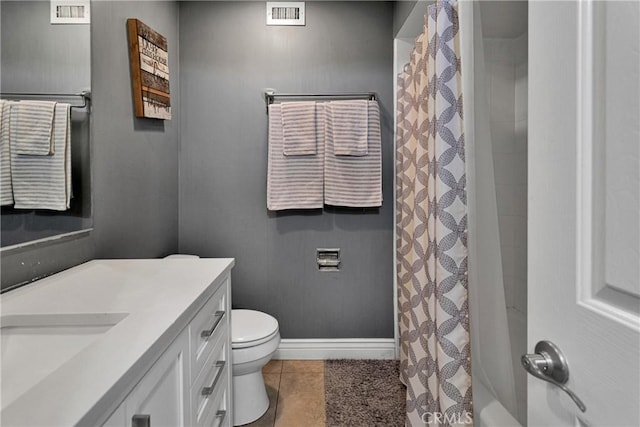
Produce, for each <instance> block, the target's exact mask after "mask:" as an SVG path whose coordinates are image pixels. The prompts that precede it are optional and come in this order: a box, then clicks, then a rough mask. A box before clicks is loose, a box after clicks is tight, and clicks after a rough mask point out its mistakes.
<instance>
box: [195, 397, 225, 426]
mask: <svg viewBox="0 0 640 427" xmlns="http://www.w3.org/2000/svg"><path fill="white" fill-rule="evenodd" d="M228 392H229V391H228V390H222V393H221V395H222V396H220V397H219V398H218V399H216V401H215V403H214V404H213V405H211V407H212V408H213V410H212V411H209V413H207V414H206V416H205V417H203V419H202V423H199V424H198V426H205V427H229V426H231V412H230V411H231V409H230V406H229V397H228V394H227V393H228Z"/></svg>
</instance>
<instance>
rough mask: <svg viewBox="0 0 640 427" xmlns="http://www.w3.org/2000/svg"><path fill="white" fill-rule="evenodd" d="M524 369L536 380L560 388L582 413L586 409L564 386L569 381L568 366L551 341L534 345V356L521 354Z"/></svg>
mask: <svg viewBox="0 0 640 427" xmlns="http://www.w3.org/2000/svg"><path fill="white" fill-rule="evenodd" d="M520 361H521V362H522V366H523V367H524V369H525V370H526V371H527V372H528V373H530V374H531V375H533V376H534V377H536V378H539V379H541V380H542V381H546V382H548V383H551V384H553V385H555V386H556V387H558V388H560V389H561V390H562V391H564V392H565V393H567V394H568V395H569V397H570V398H571V399H572V400H573V401H574V402H575V404H576V405H578V408H580V410H581V411H582V412H586V410H587V407H586V406H585V405H584V403H582V400H580V398H579V397H578V396H576V394H575V393H574V392H573V391H571V389H569V387H567V386H566V385H565V384H566V382H567V381H568V380H569V365H568V364H567V359H566V358H565V357H564V355H563V354H562V352H561V351H560V349H559V348H558V347H557V346H556V345H555V344H554V343H552V342H551V341H540V342H538V344H536V348H535V354H523V355H522V357H521V358H520Z"/></svg>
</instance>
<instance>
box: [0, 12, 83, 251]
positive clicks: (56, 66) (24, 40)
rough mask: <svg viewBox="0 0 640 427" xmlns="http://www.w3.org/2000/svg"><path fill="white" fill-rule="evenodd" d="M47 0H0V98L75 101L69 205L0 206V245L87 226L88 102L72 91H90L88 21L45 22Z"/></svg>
mask: <svg viewBox="0 0 640 427" xmlns="http://www.w3.org/2000/svg"><path fill="white" fill-rule="evenodd" d="M52 3H54V2H50V1H48V0H47V1H41V0H39V1H20V0H17V1H7V0H3V1H2V2H0V18H1V22H0V92H2V94H3V95H2V98H3V99H11V100H46V101H57V102H66V103H69V104H71V105H75V106H78V107H75V108H72V109H71V138H70V147H71V188H72V198H71V205H70V208H69V209H68V210H65V211H54V210H43V209H33V210H29V209H16V208H14V207H13V206H11V205H8V206H2V211H1V212H2V213H1V222H2V229H1V232H0V241H1V246H2V248H3V249H9V248H10V247H12V246H13V245H19V244H24V243H27V242H33V241H37V240H41V239H46V238H50V237H53V236H59V235H63V234H67V233H72V232H76V231H80V230H86V229H89V228H91V226H92V216H91V171H90V139H91V138H90V137H91V126H90V117H91V115H90V102H89V103H87V105H86V107H84V108H82V107H80V106H81V105H83V103H85V100H84V98H83V97H82V96H79V95H78V94H80V93H82V92H83V91H89V93H90V90H91V52H90V49H91V41H90V24H88V23H83V24H77V23H51V21H52V12H51V4H52ZM78 3H82V2H78ZM86 3H88V2H86ZM64 7H67V8H68V7H69V6H64ZM54 10H55V9H54ZM85 10H86V8H85V9H83V10H81V11H79V10H78V9H75V10H71V9H59V15H60V16H62V17H67V16H72V17H73V16H77V15H78V12H80V13H81V14H85ZM86 12H89V11H88V10H86ZM62 21H69V19H62ZM21 94H24V95H21Z"/></svg>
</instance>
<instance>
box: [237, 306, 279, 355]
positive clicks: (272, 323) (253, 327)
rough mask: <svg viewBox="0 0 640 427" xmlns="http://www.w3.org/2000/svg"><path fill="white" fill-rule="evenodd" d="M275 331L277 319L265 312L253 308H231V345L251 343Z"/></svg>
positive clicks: (239, 345)
mask: <svg viewBox="0 0 640 427" xmlns="http://www.w3.org/2000/svg"><path fill="white" fill-rule="evenodd" d="M276 332H278V321H277V320H276V319H274V318H273V317H272V316H269V315H268V314H266V313H262V312H260V311H255V310H231V341H232V347H243V346H246V345H251V343H254V342H255V341H262V340H264V339H265V338H267V337H270V336H272V335H273V334H275V333H276ZM256 345H257V343H256Z"/></svg>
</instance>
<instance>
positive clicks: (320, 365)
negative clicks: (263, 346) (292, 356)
mask: <svg viewBox="0 0 640 427" xmlns="http://www.w3.org/2000/svg"><path fill="white" fill-rule="evenodd" d="M262 375H263V376H264V382H265V385H266V386H267V394H268V396H269V410H268V411H267V412H266V413H265V414H264V415H263V416H262V417H261V418H260V419H258V420H257V421H254V422H253V423H251V424H247V426H251V427H267V426H268V427H301V426H304V427H324V426H325V412H324V406H325V400H324V361H323V360H272V361H270V362H269V363H267V365H266V366H265V367H264V368H263V369H262Z"/></svg>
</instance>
